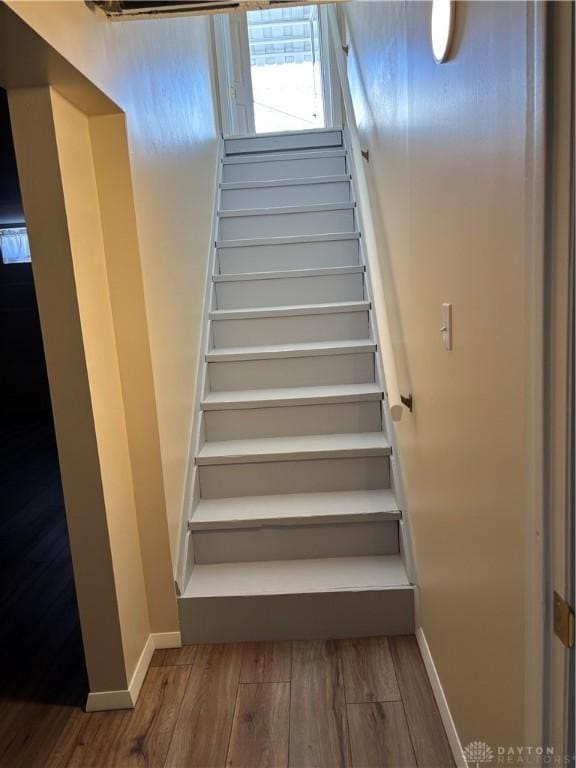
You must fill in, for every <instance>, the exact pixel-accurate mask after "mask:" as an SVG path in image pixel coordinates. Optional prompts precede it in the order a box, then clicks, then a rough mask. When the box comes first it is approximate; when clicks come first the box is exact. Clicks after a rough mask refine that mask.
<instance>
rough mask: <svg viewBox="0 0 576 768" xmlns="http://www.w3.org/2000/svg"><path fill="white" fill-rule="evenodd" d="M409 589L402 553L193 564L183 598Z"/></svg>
mask: <svg viewBox="0 0 576 768" xmlns="http://www.w3.org/2000/svg"><path fill="white" fill-rule="evenodd" d="M394 588H400V589H404V588H411V585H410V581H409V580H408V576H407V574H406V569H405V568H404V565H403V563H402V558H401V557H400V555H380V556H371V557H329V558H323V559H319V560H268V561H264V562H250V563H224V564H218V565H196V566H194V568H193V570H192V575H191V577H190V581H189V583H188V586H187V587H186V590H185V592H184V594H183V597H227V596H249V595H289V594H306V593H317V592H342V591H352V592H357V591H364V590H370V591H373V590H385V589H394Z"/></svg>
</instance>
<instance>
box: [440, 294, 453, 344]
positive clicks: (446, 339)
mask: <svg viewBox="0 0 576 768" xmlns="http://www.w3.org/2000/svg"><path fill="white" fill-rule="evenodd" d="M440 333H441V334H442V343H443V344H444V349H448V350H450V349H452V304H448V303H446V302H445V303H443V304H442V327H441V328H440Z"/></svg>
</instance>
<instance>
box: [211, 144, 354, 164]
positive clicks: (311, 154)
mask: <svg viewBox="0 0 576 768" xmlns="http://www.w3.org/2000/svg"><path fill="white" fill-rule="evenodd" d="M345 156H346V150H345V149H343V148H342V147H338V148H335V149H318V148H317V147H313V148H310V149H297V150H294V151H291V150H280V151H278V152H262V153H260V154H253V155H252V154H246V155H225V156H224V157H223V158H222V163H223V165H239V164H242V163H267V162H276V161H277V160H312V159H314V158H316V157H345Z"/></svg>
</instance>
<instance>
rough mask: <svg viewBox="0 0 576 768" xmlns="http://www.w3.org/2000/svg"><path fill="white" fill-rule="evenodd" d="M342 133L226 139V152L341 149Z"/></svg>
mask: <svg viewBox="0 0 576 768" xmlns="http://www.w3.org/2000/svg"><path fill="white" fill-rule="evenodd" d="M341 146H342V131H338V130H336V131H315V132H310V133H292V134H290V133H289V134H282V135H276V136H246V137H244V136H243V137H241V138H237V139H236V138H234V139H226V140H225V141H224V151H225V152H226V154H227V155H234V154H243V153H248V152H281V151H287V150H298V151H299V150H302V149H318V148H320V147H341Z"/></svg>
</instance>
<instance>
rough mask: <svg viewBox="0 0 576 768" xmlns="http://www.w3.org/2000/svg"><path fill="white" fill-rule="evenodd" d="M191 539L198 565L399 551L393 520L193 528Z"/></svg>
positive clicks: (396, 525)
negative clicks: (206, 528)
mask: <svg viewBox="0 0 576 768" xmlns="http://www.w3.org/2000/svg"><path fill="white" fill-rule="evenodd" d="M192 539H193V546H194V560H195V562H196V563H198V564H200V565H208V564H211V563H234V562H236V563H248V562H254V561H257V560H297V559H298V560H299V559H302V558H317V557H355V556H358V555H359V556H362V555H394V554H397V553H398V552H399V543H398V523H397V521H396V520H394V521H390V522H382V521H380V522H364V523H344V524H340V525H338V524H335V523H332V524H330V525H299V526H296V525H290V526H267V527H262V528H232V529H228V530H215V531H195V532H194V533H193V535H192Z"/></svg>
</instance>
